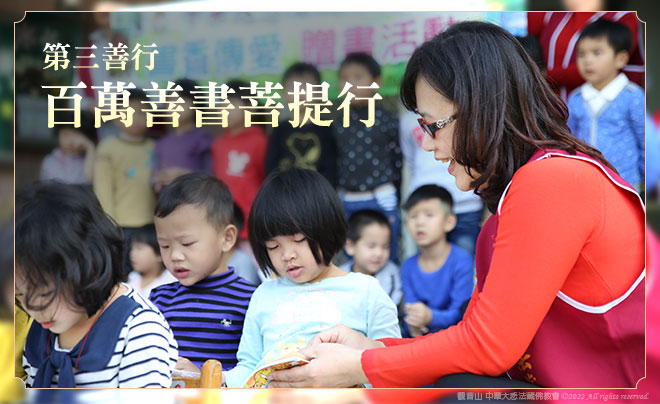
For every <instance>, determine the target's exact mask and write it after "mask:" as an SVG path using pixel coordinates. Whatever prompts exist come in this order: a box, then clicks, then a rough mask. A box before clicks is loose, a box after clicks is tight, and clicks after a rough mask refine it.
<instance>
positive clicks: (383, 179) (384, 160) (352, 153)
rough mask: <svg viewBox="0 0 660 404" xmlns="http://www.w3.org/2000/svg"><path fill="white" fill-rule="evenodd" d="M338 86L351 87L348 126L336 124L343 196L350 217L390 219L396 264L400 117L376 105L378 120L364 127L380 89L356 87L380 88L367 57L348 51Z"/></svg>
mask: <svg viewBox="0 0 660 404" xmlns="http://www.w3.org/2000/svg"><path fill="white" fill-rule="evenodd" d="M339 81H340V87H341V88H344V86H345V85H346V83H350V84H352V85H353V87H352V88H351V89H350V91H351V92H352V93H353V94H354V95H355V98H354V99H353V100H352V101H351V110H350V119H349V126H348V127H346V128H344V127H343V125H338V124H334V125H333V128H334V135H335V141H336V143H337V184H338V191H339V197H340V198H341V201H342V203H343V204H344V210H345V211H346V214H347V215H348V217H350V215H351V214H353V212H356V211H358V210H362V209H374V210H378V211H381V212H383V214H384V215H385V216H387V219H388V220H389V221H390V226H391V228H392V237H391V241H390V258H391V259H392V260H393V261H394V262H399V261H398V259H399V258H398V245H399V243H398V240H399V233H400V227H401V221H400V217H399V196H398V189H399V187H400V185H401V167H402V159H401V147H400V145H399V119H398V117H397V116H396V114H393V113H391V112H389V111H387V110H385V109H382V108H379V107H377V106H376V107H375V112H374V114H375V122H374V125H373V126H371V127H365V124H364V123H363V122H360V120H365V119H367V116H368V111H369V110H368V100H367V99H368V98H371V97H373V96H374V94H375V93H376V91H377V90H376V89H371V88H358V86H359V87H366V86H370V85H371V84H372V83H377V84H380V65H379V64H378V62H377V61H376V60H375V59H374V58H373V57H372V56H371V55H369V54H366V53H363V52H356V53H350V54H348V55H347V56H346V58H345V59H344V60H343V61H342V62H341V64H340V67H339Z"/></svg>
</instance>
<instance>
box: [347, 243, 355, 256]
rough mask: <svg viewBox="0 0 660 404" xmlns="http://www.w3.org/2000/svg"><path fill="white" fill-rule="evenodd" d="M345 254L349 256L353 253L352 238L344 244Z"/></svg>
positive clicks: (353, 244)
mask: <svg viewBox="0 0 660 404" xmlns="http://www.w3.org/2000/svg"><path fill="white" fill-rule="evenodd" d="M344 249H345V250H346V254H348V255H350V256H351V257H352V256H354V255H355V243H354V242H353V241H352V240H346V245H345V246H344Z"/></svg>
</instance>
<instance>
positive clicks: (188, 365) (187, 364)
mask: <svg viewBox="0 0 660 404" xmlns="http://www.w3.org/2000/svg"><path fill="white" fill-rule="evenodd" d="M174 369H178V370H187V371H188V372H197V373H202V370H201V369H200V368H198V367H197V366H195V364H194V363H192V362H191V361H190V359H188V358H184V357H181V356H179V360H177V361H176V366H174ZM223 378H224V375H223Z"/></svg>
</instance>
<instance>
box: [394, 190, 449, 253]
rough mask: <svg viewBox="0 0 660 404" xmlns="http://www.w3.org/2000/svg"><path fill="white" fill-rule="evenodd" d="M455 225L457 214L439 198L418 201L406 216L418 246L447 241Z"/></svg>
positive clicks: (407, 224) (407, 223)
mask: <svg viewBox="0 0 660 404" xmlns="http://www.w3.org/2000/svg"><path fill="white" fill-rule="evenodd" d="M455 225H456V216H454V215H453V214H452V213H450V212H448V211H447V207H446V206H445V205H443V203H442V202H441V201H440V199H438V198H433V199H427V200H423V201H420V202H418V203H416V204H415V205H413V207H412V208H410V209H409V210H408V214H407V216H406V227H407V228H408V231H409V232H410V235H411V236H412V238H413V240H415V244H417V246H418V247H429V246H432V245H434V244H436V243H438V242H441V241H445V240H446V238H447V233H449V232H450V231H452V229H453V228H454V226H455Z"/></svg>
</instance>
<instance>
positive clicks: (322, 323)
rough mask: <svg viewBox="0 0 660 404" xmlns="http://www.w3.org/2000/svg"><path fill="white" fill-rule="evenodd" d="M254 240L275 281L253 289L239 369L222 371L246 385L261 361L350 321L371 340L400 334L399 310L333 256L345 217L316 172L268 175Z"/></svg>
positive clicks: (252, 221) (231, 382)
mask: <svg viewBox="0 0 660 404" xmlns="http://www.w3.org/2000/svg"><path fill="white" fill-rule="evenodd" d="M248 223H249V226H250V243H251V244H252V249H253V251H254V253H255V256H256V259H257V262H258V263H259V266H260V267H261V269H262V271H264V273H270V272H275V273H277V275H278V278H277V279H275V280H272V281H267V282H264V283H262V284H261V285H260V286H259V287H258V288H257V290H256V291H255V293H254V296H253V297H252V301H251V302H250V307H249V308H248V313H247V315H246V318H245V327H244V329H243V336H242V337H241V344H240V346H239V349H238V360H239V364H238V366H237V367H236V368H235V369H234V370H232V371H230V372H226V373H225V374H224V376H225V378H226V382H227V386H229V387H242V386H243V383H244V382H245V380H246V379H247V378H248V376H249V375H250V374H251V373H252V372H253V371H255V370H256V369H257V368H259V367H260V365H263V364H266V363H268V362H271V361H273V360H276V359H278V358H279V357H280V356H282V355H284V354H286V353H287V352H291V351H296V350H297V349H300V348H303V347H304V346H305V345H306V344H307V343H308V342H309V341H310V340H311V339H312V338H313V337H314V336H315V335H316V334H317V333H318V332H319V331H322V330H326V329H329V328H330V327H332V326H334V325H337V324H340V323H342V324H345V325H347V326H348V327H351V328H353V329H355V330H357V331H359V332H360V333H362V334H364V335H366V336H368V337H370V338H386V337H394V336H398V335H400V330H399V326H398V321H397V312H396V307H395V305H394V303H393V302H392V300H391V299H390V298H389V297H388V296H387V294H386V293H385V292H384V291H383V288H382V287H381V286H380V284H379V283H378V281H377V280H376V279H374V278H373V277H370V276H366V275H364V274H359V273H346V272H344V271H342V270H341V269H339V268H338V267H337V266H336V265H334V264H333V263H332V261H331V260H332V257H333V256H334V255H335V254H336V253H337V252H338V251H339V250H340V249H341V248H342V246H343V245H344V242H345V240H346V232H347V227H348V226H347V223H346V215H345V213H344V210H343V209H342V206H341V201H340V200H339V198H338V197H337V194H336V193H335V191H334V189H333V188H332V186H331V185H330V183H328V181H327V180H326V179H325V178H324V177H323V176H322V175H321V174H319V173H318V172H316V171H312V170H304V169H290V170H287V171H283V172H279V171H278V172H275V173H273V174H271V175H269V176H268V178H267V179H266V181H265V182H264V185H263V186H262V188H261V189H260V190H259V194H258V195H257V197H256V199H255V201H254V204H253V206H252V211H251V212H250V218H249V220H248Z"/></svg>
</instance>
